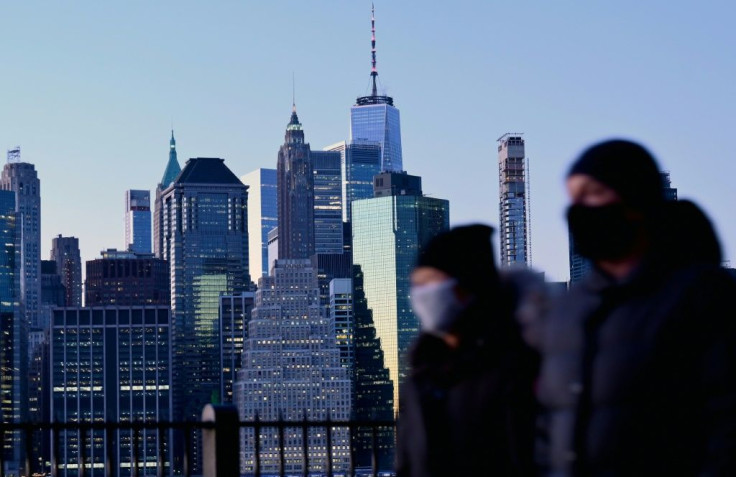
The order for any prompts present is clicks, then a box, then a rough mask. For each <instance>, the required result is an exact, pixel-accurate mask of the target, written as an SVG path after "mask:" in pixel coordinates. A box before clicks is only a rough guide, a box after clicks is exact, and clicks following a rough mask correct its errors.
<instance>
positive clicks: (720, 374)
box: [538, 263, 736, 476]
mask: <svg viewBox="0 0 736 477" xmlns="http://www.w3.org/2000/svg"><path fill="white" fill-rule="evenodd" d="M734 299H736V281H734V280H733V279H732V278H731V276H730V275H728V273H727V272H726V271H725V270H723V269H721V268H718V267H716V266H711V265H704V264H700V265H697V264H691V265H688V266H681V267H679V268H676V269H675V268H673V267H672V266H671V265H670V266H667V265H666V264H665V263H660V264H656V263H645V264H643V265H642V266H641V267H640V269H639V270H638V271H637V272H636V273H634V274H633V276H632V277H631V278H630V279H629V280H626V281H625V282H623V283H617V282H615V281H614V280H612V279H610V278H608V277H606V276H605V275H604V274H602V273H600V272H598V271H593V273H591V274H590V275H589V276H588V278H587V280H585V281H583V282H582V283H580V284H579V285H578V286H576V287H573V289H572V290H571V292H570V293H569V295H568V296H566V297H564V298H563V299H562V300H561V302H560V303H559V304H558V305H557V306H556V307H554V309H553V310H552V312H551V313H550V316H549V317H548V319H547V321H546V326H545V333H544V338H543V340H544V343H543V363H542V368H541V376H540V380H539V387H538V397H539V400H540V402H541V405H542V406H543V409H544V412H543V414H542V417H541V419H542V424H543V428H544V429H545V433H546V439H543V440H541V441H540V443H539V448H538V458H539V460H540V464H541V465H542V468H543V469H544V471H545V473H546V474H548V475H592V476H611V475H736V311H735V307H734Z"/></svg>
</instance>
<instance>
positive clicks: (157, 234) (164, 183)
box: [153, 129, 181, 258]
mask: <svg viewBox="0 0 736 477" xmlns="http://www.w3.org/2000/svg"><path fill="white" fill-rule="evenodd" d="M180 172H181V167H180V166H179V161H178V160H177V157H176V139H174V130H173V129H172V130H171V139H170V140H169V161H168V162H167V163H166V169H165V170H164V175H163V177H162V178H161V182H159V184H158V186H156V209H155V211H154V215H153V254H154V255H155V256H156V257H157V258H162V257H163V256H164V251H163V243H164V229H163V226H164V221H163V213H164V207H163V202H162V201H163V191H164V190H166V189H167V188H168V187H169V186H170V185H171V184H172V183H173V182H174V180H176V178H177V176H178V175H179V173H180Z"/></svg>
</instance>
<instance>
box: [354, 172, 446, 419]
mask: <svg viewBox="0 0 736 477" xmlns="http://www.w3.org/2000/svg"><path fill="white" fill-rule="evenodd" d="M394 174H397V173H394ZM379 177H380V176H377V178H379ZM449 209H450V206H449V202H448V201H446V200H442V199H436V198H432V197H424V196H423V195H421V191H419V193H417V194H414V195H391V196H384V197H374V198H372V199H364V200H358V201H355V202H353V222H352V226H353V261H354V263H355V265H359V266H360V267H361V269H362V273H363V275H364V292H365V298H366V301H367V306H368V307H369V308H370V309H371V310H372V311H373V320H374V322H375V327H376V334H377V336H378V338H379V339H380V341H381V346H382V347H383V353H384V357H385V362H386V367H388V369H389V372H390V377H391V380H392V381H393V383H394V407H395V408H397V409H398V402H399V386H400V384H401V383H402V382H403V381H404V379H405V378H406V376H407V373H408V371H409V367H408V361H407V352H408V350H409V346H410V345H411V343H412V342H413V341H414V339H415V338H416V337H417V335H418V334H419V322H418V320H417V318H416V316H415V315H414V313H413V312H412V310H411V304H410V302H409V287H410V282H409V275H410V274H411V270H412V268H413V267H414V264H415V262H416V258H417V256H418V253H419V251H420V250H421V247H422V246H423V245H424V244H425V243H427V242H428V241H429V240H430V239H431V238H432V237H434V236H435V235H437V234H438V233H440V232H442V231H444V230H447V229H448V228H449V220H450V211H449Z"/></svg>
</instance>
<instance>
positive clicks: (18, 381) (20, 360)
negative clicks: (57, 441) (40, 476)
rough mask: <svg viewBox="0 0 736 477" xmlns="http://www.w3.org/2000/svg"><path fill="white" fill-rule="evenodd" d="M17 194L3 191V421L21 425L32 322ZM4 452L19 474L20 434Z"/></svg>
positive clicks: (0, 235)
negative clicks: (25, 309) (24, 303)
mask: <svg viewBox="0 0 736 477" xmlns="http://www.w3.org/2000/svg"><path fill="white" fill-rule="evenodd" d="M15 198H16V192H15V191H13V190H0V244H2V246H1V247H0V369H2V379H1V380H0V421H1V422H3V423H9V422H20V421H22V420H24V419H25V418H26V410H27V406H26V403H27V387H26V385H27V366H28V350H27V347H28V324H29V323H28V321H27V320H25V319H24V318H23V314H22V310H21V300H22V297H23V295H22V293H21V287H20V284H21V269H22V257H21V253H20V251H21V220H22V219H21V213H20V212H17V211H16V210H17V207H16V204H15ZM2 442H3V448H2V449H0V452H2V457H3V459H2V460H3V462H4V465H5V466H6V469H5V470H6V471H9V473H10V472H13V471H15V472H18V471H19V470H20V468H21V467H20V465H21V462H22V461H23V455H22V452H21V449H22V448H23V445H22V444H21V441H20V433H18V432H12V433H7V434H6V437H5V439H3V441H2ZM16 475H19V474H16Z"/></svg>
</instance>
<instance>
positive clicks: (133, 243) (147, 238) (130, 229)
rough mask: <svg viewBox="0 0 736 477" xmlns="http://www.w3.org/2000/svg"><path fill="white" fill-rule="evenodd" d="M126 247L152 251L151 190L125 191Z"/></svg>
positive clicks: (143, 251)
mask: <svg viewBox="0 0 736 477" xmlns="http://www.w3.org/2000/svg"><path fill="white" fill-rule="evenodd" d="M125 249H126V250H129V251H131V252H135V253H151V192H150V191H147V190H132V189H131V190H126V191H125Z"/></svg>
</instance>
